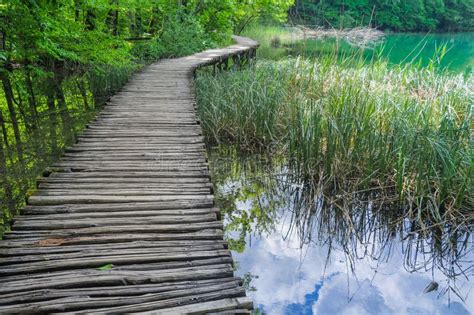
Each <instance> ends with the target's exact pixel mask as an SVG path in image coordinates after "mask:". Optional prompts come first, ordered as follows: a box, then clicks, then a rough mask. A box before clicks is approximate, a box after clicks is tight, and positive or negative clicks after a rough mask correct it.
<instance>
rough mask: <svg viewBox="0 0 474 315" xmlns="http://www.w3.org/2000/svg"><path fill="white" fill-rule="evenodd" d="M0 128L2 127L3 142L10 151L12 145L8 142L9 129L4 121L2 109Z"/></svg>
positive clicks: (0, 111) (0, 112)
mask: <svg viewBox="0 0 474 315" xmlns="http://www.w3.org/2000/svg"><path fill="white" fill-rule="evenodd" d="M0 126H1V127H2V134H3V142H4V143H5V146H6V147H7V149H9V147H10V143H9V142H8V132H7V127H6V126H5V119H3V112H2V110H1V109H0Z"/></svg>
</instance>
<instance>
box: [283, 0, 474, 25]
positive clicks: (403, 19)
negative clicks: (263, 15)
mask: <svg viewBox="0 0 474 315" xmlns="http://www.w3.org/2000/svg"><path fill="white" fill-rule="evenodd" d="M290 16H291V17H292V19H293V20H294V21H299V22H301V23H302V24H306V25H308V24H309V25H313V26H325V27H334V28H348V27H356V26H371V27H376V28H379V29H382V30H388V31H394V32H422V31H443V32H446V31H448V32H454V31H469V30H470V31H472V30H473V29H474V1H473V0H399V1H394V0H296V3H295V5H294V6H293V7H292V8H291V10H290Z"/></svg>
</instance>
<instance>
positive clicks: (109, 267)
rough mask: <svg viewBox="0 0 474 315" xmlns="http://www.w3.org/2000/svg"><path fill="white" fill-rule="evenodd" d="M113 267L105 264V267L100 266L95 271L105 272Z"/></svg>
mask: <svg viewBox="0 0 474 315" xmlns="http://www.w3.org/2000/svg"><path fill="white" fill-rule="evenodd" d="M113 267H114V265H112V264H107V265H103V266H100V267H99V268H97V270H100V271H107V270H111V269H112V268H113Z"/></svg>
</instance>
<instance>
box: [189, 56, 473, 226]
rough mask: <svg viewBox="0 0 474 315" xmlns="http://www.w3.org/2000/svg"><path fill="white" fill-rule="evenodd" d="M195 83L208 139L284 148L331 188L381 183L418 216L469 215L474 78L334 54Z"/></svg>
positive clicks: (296, 166) (299, 171)
mask: <svg viewBox="0 0 474 315" xmlns="http://www.w3.org/2000/svg"><path fill="white" fill-rule="evenodd" d="M196 85H197V96H198V105H199V107H198V108H199V113H200V116H201V120H202V123H203V128H204V132H205V135H206V137H207V138H208V139H209V141H210V142H213V143H231V144H238V145H239V146H240V147H242V148H245V149H251V150H252V149H257V148H258V149H260V150H262V149H263V150H268V151H272V152H277V153H279V154H281V155H283V156H284V157H285V158H286V159H287V161H288V166H289V168H290V170H291V172H292V173H293V174H296V175H297V176H299V177H301V178H306V179H309V180H311V181H314V182H317V183H319V184H320V185H322V186H323V188H324V189H323V190H325V191H329V192H333V193H334V192H335V191H344V192H348V191H349V192H354V191H361V190H364V191H365V190H369V191H370V190H371V189H377V190H376V191H377V192H378V193H380V192H383V193H382V194H383V195H382V196H380V197H381V198H387V199H388V200H400V201H403V203H404V205H406V209H408V210H407V211H410V212H412V214H413V216H414V217H418V219H420V222H421V221H424V220H425V219H427V220H429V222H437V223H442V222H446V220H453V219H454V218H459V219H462V220H464V219H465V218H466V217H468V216H472V208H473V206H474V202H473V195H472V173H473V165H472V161H473V143H472V114H473V112H472V111H473V104H474V92H473V91H474V80H473V78H472V77H468V78H465V77H463V76H462V75H458V76H453V75H443V74H439V73H437V72H436V71H435V70H433V69H430V68H427V69H417V68H413V67H410V66H404V67H387V64H386V63H384V62H381V61H374V62H372V63H371V64H369V65H367V64H364V62H363V61H362V60H358V59H357V57H354V58H350V57H348V58H346V59H345V60H341V59H340V58H334V56H327V57H324V58H320V59H318V60H316V61H308V60H304V59H302V58H298V59H289V60H282V61H279V62H259V63H257V65H256V67H254V68H247V69H245V70H242V71H236V72H232V73H222V74H219V75H218V76H212V75H210V74H202V75H200V76H199V77H198V79H197V82H196ZM422 214H423V215H422ZM422 218H423V220H422ZM471 219H472V218H471Z"/></svg>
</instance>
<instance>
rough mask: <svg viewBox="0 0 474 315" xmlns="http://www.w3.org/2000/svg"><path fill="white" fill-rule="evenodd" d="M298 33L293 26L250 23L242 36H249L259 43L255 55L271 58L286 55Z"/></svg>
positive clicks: (279, 57) (276, 58)
mask: <svg viewBox="0 0 474 315" xmlns="http://www.w3.org/2000/svg"><path fill="white" fill-rule="evenodd" d="M298 35H299V34H298V32H297V30H296V29H294V28H290V27H289V28H282V27H281V26H271V25H266V26H264V25H252V26H250V27H248V28H246V29H245V31H244V32H243V36H247V37H250V38H252V39H254V40H256V41H257V42H258V43H259V44H260V47H259V49H258V50H257V57H259V58H265V59H271V60H278V59H281V58H284V57H287V56H288V53H289V52H290V48H291V47H292V46H293V45H294V44H295V43H296V42H297V41H298V38H299V37H298Z"/></svg>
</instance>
